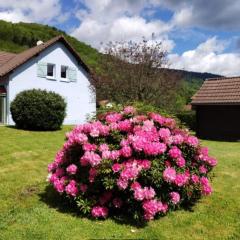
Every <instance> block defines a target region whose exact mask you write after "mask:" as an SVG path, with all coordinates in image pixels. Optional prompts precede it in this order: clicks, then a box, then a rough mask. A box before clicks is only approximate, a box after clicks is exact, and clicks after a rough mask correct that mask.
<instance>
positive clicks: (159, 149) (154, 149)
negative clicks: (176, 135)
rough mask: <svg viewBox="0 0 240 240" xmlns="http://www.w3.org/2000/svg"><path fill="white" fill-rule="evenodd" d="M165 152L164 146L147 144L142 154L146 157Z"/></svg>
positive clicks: (153, 143) (157, 143)
mask: <svg viewBox="0 0 240 240" xmlns="http://www.w3.org/2000/svg"><path fill="white" fill-rule="evenodd" d="M166 150H167V147H166V144H164V143H159V142H152V143H147V144H145V146H144V153H145V154H147V155H158V154H162V153H164V152H165V151H166Z"/></svg>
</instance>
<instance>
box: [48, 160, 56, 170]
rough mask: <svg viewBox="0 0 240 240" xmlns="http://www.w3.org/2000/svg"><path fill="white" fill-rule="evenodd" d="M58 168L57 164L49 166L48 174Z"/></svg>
mask: <svg viewBox="0 0 240 240" xmlns="http://www.w3.org/2000/svg"><path fill="white" fill-rule="evenodd" d="M56 167H57V164H56V163H55V162H53V163H50V164H48V172H52V171H53V170H55V169H56Z"/></svg>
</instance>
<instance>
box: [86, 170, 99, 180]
mask: <svg viewBox="0 0 240 240" xmlns="http://www.w3.org/2000/svg"><path fill="white" fill-rule="evenodd" d="M96 176H97V170H96V169H95V168H90V170H89V179H88V180H89V182H90V183H93V182H94V180H95V177H96Z"/></svg>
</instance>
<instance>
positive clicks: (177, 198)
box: [170, 192, 180, 204]
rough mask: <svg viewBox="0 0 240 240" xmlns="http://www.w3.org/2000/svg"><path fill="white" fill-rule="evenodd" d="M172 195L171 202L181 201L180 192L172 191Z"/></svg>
mask: <svg viewBox="0 0 240 240" xmlns="http://www.w3.org/2000/svg"><path fill="white" fill-rule="evenodd" d="M170 197H171V202H172V203H173V204H177V203H179V201H180V195H179V193H178V192H171V193H170Z"/></svg>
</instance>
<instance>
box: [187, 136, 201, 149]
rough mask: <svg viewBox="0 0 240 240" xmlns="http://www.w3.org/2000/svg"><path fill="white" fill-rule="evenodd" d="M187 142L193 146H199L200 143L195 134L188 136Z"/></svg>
mask: <svg viewBox="0 0 240 240" xmlns="http://www.w3.org/2000/svg"><path fill="white" fill-rule="evenodd" d="M185 142H186V143H187V144H188V145H190V146H192V147H197V146H198V144H199V141H198V138H197V137H194V136H188V137H187V139H186V140H185Z"/></svg>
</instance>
